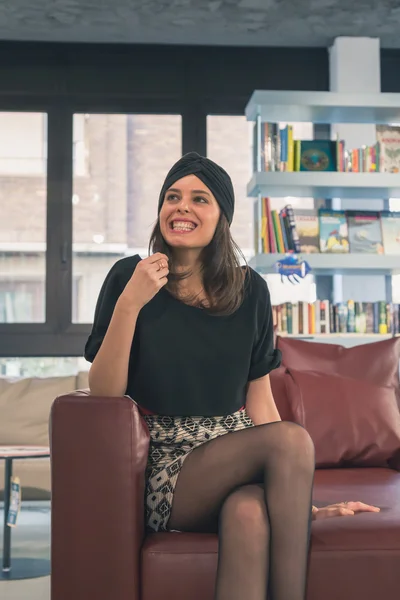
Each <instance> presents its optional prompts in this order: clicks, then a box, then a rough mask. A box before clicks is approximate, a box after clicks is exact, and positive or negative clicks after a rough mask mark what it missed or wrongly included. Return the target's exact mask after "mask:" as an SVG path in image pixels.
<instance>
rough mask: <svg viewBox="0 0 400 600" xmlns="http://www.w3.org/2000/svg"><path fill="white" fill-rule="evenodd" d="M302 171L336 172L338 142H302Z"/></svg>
mask: <svg viewBox="0 0 400 600" xmlns="http://www.w3.org/2000/svg"><path fill="white" fill-rule="evenodd" d="M300 171H336V142H334V141H331V140H301V142H300Z"/></svg>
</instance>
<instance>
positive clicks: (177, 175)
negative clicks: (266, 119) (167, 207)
mask: <svg viewBox="0 0 400 600" xmlns="http://www.w3.org/2000/svg"><path fill="white" fill-rule="evenodd" d="M187 175H196V177H198V178H199V179H201V181H202V182H203V183H204V185H206V186H207V187H208V189H209V190H211V192H212V193H213V195H214V197H215V199H216V201H217V202H218V204H219V206H220V207H221V210H222V212H223V213H224V215H225V216H226V218H227V220H228V223H229V225H230V224H231V223H232V219H233V211H234V208H235V193H234V191H233V185H232V181H231V178H230V177H229V175H228V173H227V172H226V171H225V170H224V169H223V168H222V167H220V166H219V165H217V164H216V163H215V162H213V161H212V160H210V159H209V158H205V157H204V156H200V155H199V154H197V152H189V153H188V154H185V155H184V156H182V158H181V159H179V160H178V162H177V163H175V164H174V166H173V167H172V168H171V169H170V171H169V173H168V175H167V177H166V178H165V181H164V185H163V186H162V188H161V192H160V199H159V202H158V214H160V210H161V206H162V204H163V202H164V197H165V193H166V191H167V190H168V189H169V188H170V187H171V186H172V185H173V184H174V183H175V181H178V179H181V178H182V177H186V176H187Z"/></svg>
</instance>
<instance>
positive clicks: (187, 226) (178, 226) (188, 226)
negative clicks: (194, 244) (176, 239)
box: [172, 221, 196, 231]
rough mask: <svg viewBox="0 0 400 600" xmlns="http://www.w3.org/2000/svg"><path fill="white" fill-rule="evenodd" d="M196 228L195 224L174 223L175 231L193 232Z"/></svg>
mask: <svg viewBox="0 0 400 600" xmlns="http://www.w3.org/2000/svg"><path fill="white" fill-rule="evenodd" d="M195 227H196V226H195V225H194V223H187V222H186V221H174V222H173V223H172V229H173V230H174V231H193V229H195Z"/></svg>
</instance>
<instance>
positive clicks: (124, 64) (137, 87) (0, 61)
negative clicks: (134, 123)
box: [0, 42, 329, 357]
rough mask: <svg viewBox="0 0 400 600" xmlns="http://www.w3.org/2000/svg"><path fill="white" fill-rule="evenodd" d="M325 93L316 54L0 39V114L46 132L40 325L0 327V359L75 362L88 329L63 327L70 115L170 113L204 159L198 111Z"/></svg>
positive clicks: (321, 59) (189, 146)
mask: <svg viewBox="0 0 400 600" xmlns="http://www.w3.org/2000/svg"><path fill="white" fill-rule="evenodd" d="M260 63H261V64H263V65H268V68H262V69H261V68H260V66H259V64H260ZM199 83H201V85H199ZM328 88H329V75H328V52H327V49H324V48H302V49H296V51H295V50H294V49H292V48H222V47H221V48H218V47H203V48H200V47H190V46H188V47H186V46H180V47H174V46H147V47H146V52H145V53H144V51H143V46H135V45H130V46H124V45H115V46H113V45H109V46H108V45H85V44H40V43H35V44H31V43H19V42H0V111H10V112H42V113H47V134H48V140H47V142H48V143H47V157H48V159H47V210H46V216H47V224H46V228H47V231H46V284H45V290H46V291H45V298H46V320H45V322H44V323H26V324H25V323H9V324H7V323H0V340H1V343H0V356H2V357H28V356H48V357H58V356H71V357H72V356H82V353H83V348H84V345H85V342H86V340H87V337H88V335H89V333H90V330H91V324H90V323H87V324H86V323H73V322H72V293H73V282H72V239H73V231H72V223H73V220H72V210H73V204H72V201H71V199H72V194H73V115H74V114H75V113H89V114H95V113H98V114H107V113H109V114H115V113H125V114H126V113H132V114H134V113H136V114H178V115H181V118H182V152H183V153H186V152H189V151H193V150H194V151H197V152H199V153H200V154H203V155H204V154H206V148H207V140H206V136H207V115H208V114H210V115H211V114H212V115H243V112H244V107H245V105H246V102H247V100H248V98H249V96H250V94H251V93H252V91H253V90H254V89H288V90H290V89H304V90H321V91H325V90H328Z"/></svg>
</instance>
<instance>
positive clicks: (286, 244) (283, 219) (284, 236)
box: [278, 211, 290, 252]
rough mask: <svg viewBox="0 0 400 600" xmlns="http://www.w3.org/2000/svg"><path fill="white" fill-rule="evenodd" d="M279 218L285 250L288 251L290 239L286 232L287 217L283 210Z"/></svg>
mask: <svg viewBox="0 0 400 600" xmlns="http://www.w3.org/2000/svg"><path fill="white" fill-rule="evenodd" d="M278 219H279V225H280V229H281V232H282V238H283V247H284V252H288V251H289V250H290V247H289V240H288V238H287V233H286V227H285V217H284V215H283V214H282V211H281V212H280V213H279V216H278Z"/></svg>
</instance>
